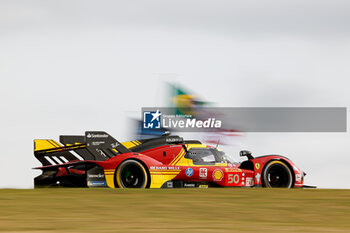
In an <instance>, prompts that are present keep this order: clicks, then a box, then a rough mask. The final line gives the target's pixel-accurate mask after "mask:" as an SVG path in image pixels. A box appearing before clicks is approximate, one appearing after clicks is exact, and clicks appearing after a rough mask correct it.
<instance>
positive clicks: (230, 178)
mask: <svg viewBox="0 0 350 233" xmlns="http://www.w3.org/2000/svg"><path fill="white" fill-rule="evenodd" d="M238 182H239V175H238V174H235V175H233V174H228V183H229V184H232V183H235V184H238Z"/></svg>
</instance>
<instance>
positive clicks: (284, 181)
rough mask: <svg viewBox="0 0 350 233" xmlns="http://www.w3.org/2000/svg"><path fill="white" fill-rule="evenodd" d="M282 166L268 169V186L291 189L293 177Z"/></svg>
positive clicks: (277, 165)
mask: <svg viewBox="0 0 350 233" xmlns="http://www.w3.org/2000/svg"><path fill="white" fill-rule="evenodd" d="M287 169H288V168H286V167H285V166H283V165H282V164H273V165H272V166H271V167H269V168H268V170H267V172H266V174H267V184H268V187H271V188H290V185H291V175H290V172H289V170H287Z"/></svg>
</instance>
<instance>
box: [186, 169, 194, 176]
mask: <svg viewBox="0 0 350 233" xmlns="http://www.w3.org/2000/svg"><path fill="white" fill-rule="evenodd" d="M192 175H193V169H192V168H190V167H189V168H187V169H186V176H188V177H190V176H192Z"/></svg>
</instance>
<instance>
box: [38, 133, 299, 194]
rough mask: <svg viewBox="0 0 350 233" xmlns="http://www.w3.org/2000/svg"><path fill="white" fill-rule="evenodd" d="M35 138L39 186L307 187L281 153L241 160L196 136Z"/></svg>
mask: <svg viewBox="0 0 350 233" xmlns="http://www.w3.org/2000/svg"><path fill="white" fill-rule="evenodd" d="M60 142H61V143H62V144H59V143H58V142H56V141H54V140H47V139H44V140H34V154H35V157H36V158H37V159H38V160H39V161H40V162H41V163H42V164H43V166H42V167H38V168H36V169H40V170H42V174H41V175H39V176H38V177H36V178H35V179H34V184H35V187H48V186H63V187H110V188H116V187H118V188H207V187H272V188H275V187H276V188H293V187H304V186H303V182H304V176H305V175H306V174H305V173H304V172H303V171H301V170H300V169H299V168H298V167H297V166H296V165H295V164H294V163H293V162H292V161H290V160H289V159H288V158H286V157H283V156H280V155H266V156H261V157H256V158H254V157H253V156H252V155H251V153H250V152H249V151H241V152H240V156H245V157H247V160H246V161H244V162H242V163H235V162H232V161H231V159H230V158H229V157H228V156H226V155H225V153H224V152H223V151H221V150H219V149H217V148H215V147H212V146H208V145H203V144H202V143H201V142H199V141H196V140H190V141H187V140H184V139H183V138H181V137H179V136H170V135H169V134H166V135H163V136H161V137H158V138H153V139H144V140H135V141H129V142H123V143H120V142H118V141H117V140H116V139H114V138H113V137H111V136H110V135H109V134H107V133H106V132H102V131H87V132H85V136H60Z"/></svg>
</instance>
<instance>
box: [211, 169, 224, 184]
mask: <svg viewBox="0 0 350 233" xmlns="http://www.w3.org/2000/svg"><path fill="white" fill-rule="evenodd" d="M223 177H224V173H223V172H222V171H221V169H215V170H214V171H213V179H214V180H215V181H221V180H222V178H223Z"/></svg>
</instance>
